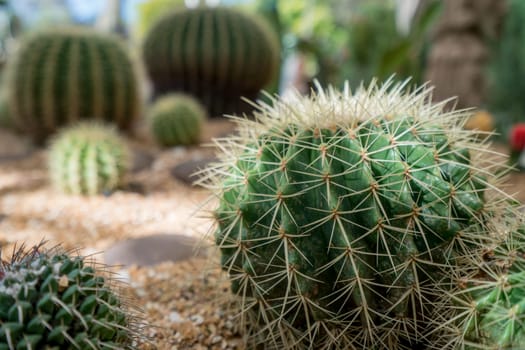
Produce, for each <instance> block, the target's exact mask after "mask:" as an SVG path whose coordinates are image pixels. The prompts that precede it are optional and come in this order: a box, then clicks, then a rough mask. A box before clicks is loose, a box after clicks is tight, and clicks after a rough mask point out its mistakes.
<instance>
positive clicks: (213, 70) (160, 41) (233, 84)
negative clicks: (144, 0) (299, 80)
mask: <svg viewBox="0 0 525 350" xmlns="http://www.w3.org/2000/svg"><path fill="white" fill-rule="evenodd" d="M278 48H279V44H278V42H277V39H276V35H275V34H274V33H272V31H271V28H270V27H269V26H268V25H267V24H266V23H264V22H263V21H262V20H261V19H259V18H258V17H254V16H251V15H248V14H245V13H242V12H240V11H238V10H234V9H231V8H224V7H218V8H197V9H191V10H190V9H188V10H181V11H176V12H173V13H170V14H168V15H166V16H164V17H163V18H161V19H160V20H159V21H158V22H157V23H156V24H155V25H154V26H153V27H152V29H151V30H150V31H149V33H148V35H147V37H146V39H145V42H144V45H143V56H144V62H145V64H146V69H147V71H148V73H149V76H150V78H151V81H152V83H153V87H154V90H155V94H156V95H157V96H159V95H162V94H165V93H168V92H173V91H182V92H186V93H188V94H191V95H193V96H196V97H197V98H199V99H200V101H201V102H202V103H203V104H204V105H205V106H206V108H207V109H208V112H209V114H210V116H212V117H214V116H220V115H222V114H225V113H241V112H244V111H245V110H247V109H249V107H250V106H249V105H248V104H246V103H245V102H244V101H242V100H241V97H247V98H255V97H257V94H258V93H259V90H260V89H261V88H263V87H264V86H265V85H266V84H267V83H269V82H270V80H271V79H272V78H273V77H274V75H275V72H276V70H277V67H278V61H279V57H278V56H279V54H278V51H279V49H278Z"/></svg>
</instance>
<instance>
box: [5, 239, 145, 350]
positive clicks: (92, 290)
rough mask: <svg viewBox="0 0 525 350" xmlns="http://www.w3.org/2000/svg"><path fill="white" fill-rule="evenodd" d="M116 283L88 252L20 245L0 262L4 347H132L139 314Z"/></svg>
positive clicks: (13, 349)
mask: <svg viewBox="0 0 525 350" xmlns="http://www.w3.org/2000/svg"><path fill="white" fill-rule="evenodd" d="M115 286H116V285H115V281H113V282H112V281H111V280H110V279H108V278H107V277H103V276H102V275H101V274H100V271H99V270H97V269H95V265H93V264H90V263H89V262H88V261H86V258H84V257H81V256H72V255H69V254H68V253H66V252H63V251H61V250H60V249H59V248H54V249H45V247H44V246H43V245H38V246H35V247H33V248H32V249H28V250H26V249H25V248H24V247H22V248H20V249H16V250H15V251H14V254H13V257H12V258H11V259H10V260H9V261H3V262H2V265H1V267H0V349H2V350H30V349H35V350H36V349H64V350H65V349H68V350H69V349H71V350H73V349H75V350H78V349H91V350H99V349H100V350H102V349H105V350H109V349H132V345H136V344H134V342H136V341H138V340H139V339H140V336H139V335H138V330H139V328H140V322H139V320H138V318H137V315H138V314H137V313H136V312H135V311H134V310H133V309H132V308H130V307H128V306H127V305H126V303H125V302H124V301H123V300H122V298H120V296H119V294H118V290H117V289H116V288H115Z"/></svg>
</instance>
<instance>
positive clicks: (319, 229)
mask: <svg viewBox="0 0 525 350" xmlns="http://www.w3.org/2000/svg"><path fill="white" fill-rule="evenodd" d="M405 86H406V83H404V84H392V83H386V84H385V85H383V86H377V85H375V84H372V85H370V86H369V87H367V88H365V87H362V88H360V89H358V90H357V91H356V92H355V93H354V94H352V93H351V92H350V90H349V89H348V86H346V88H345V90H344V91H343V92H337V91H335V90H328V91H322V90H320V89H319V91H317V92H316V93H313V95H312V96H311V97H304V96H300V95H299V94H297V95H296V97H295V99H287V100H279V99H277V100H276V101H274V105H273V107H272V106H269V105H265V104H260V105H259V110H258V111H257V112H256V113H255V116H256V120H255V121H250V120H241V121H240V124H239V130H238V131H239V134H240V136H239V137H235V138H232V139H225V140H222V141H219V145H220V149H221V150H224V153H223V154H222V159H223V161H222V162H220V163H218V164H216V165H215V166H214V167H211V168H210V169H209V174H208V175H209V176H208V177H207V178H206V179H205V180H203V184H204V185H208V187H210V188H211V189H212V190H213V191H214V193H215V195H216V196H217V197H218V198H219V201H220V203H219V206H218V208H217V210H216V211H215V212H214V216H215V218H216V222H217V229H216V231H215V237H214V238H215V243H216V245H217V246H218V247H219V248H220V251H221V266H222V268H223V269H224V270H226V271H227V272H228V274H229V278H230V280H231V288H232V292H233V295H234V296H233V299H234V301H235V302H237V304H238V305H239V310H241V312H240V319H239V323H238V325H239V327H241V329H242V331H243V332H245V334H246V335H247V338H248V339H249V342H250V345H251V346H257V345H262V344H264V345H265V346H266V348H272V349H282V348H288V349H303V348H316V349H317V348H319V349H321V348H322V349H331V348H340V349H390V350H392V349H414V348H417V347H418V346H422V345H423V344H427V345H428V344H432V342H433V339H432V338H431V337H432V335H433V333H435V328H437V327H439V322H438V321H437V318H436V317H435V316H433V313H434V312H435V309H436V308H438V307H439V308H440V311H443V310H447V308H446V307H447V306H448V307H452V308H453V306H450V304H446V305H439V303H435V301H438V300H440V298H441V296H442V294H447V293H448V290H447V289H446V288H445V289H444V287H443V286H446V285H447V284H450V283H451V282H450V281H454V282H457V281H456V280H455V279H454V277H455V276H456V275H457V274H460V273H461V271H463V270H465V269H467V270H468V269H472V266H471V265H467V266H462V264H461V263H459V262H458V261H459V260H458V259H459V258H458V259H456V258H455V257H456V256H462V255H464V254H466V253H465V252H469V251H470V250H469V249H470V248H469V246H470V245H471V244H472V241H473V236H475V234H476V232H474V233H473V235H472V236H468V235H467V236H463V233H464V232H468V231H469V230H470V228H471V227H472V226H473V225H477V226H478V227H482V228H484V227H485V221H486V220H490V217H491V216H493V213H494V212H497V211H498V210H499V208H501V207H505V208H506V207H508V204H507V202H506V201H508V199H507V198H506V197H505V196H502V195H498V191H495V192H496V193H492V191H491V189H492V188H493V187H492V186H494V185H493V184H494V183H495V182H497V180H498V178H497V177H496V175H493V174H494V173H495V171H494V169H493V168H492V167H491V166H490V163H487V164H488V165H489V166H487V164H485V165H484V166H483V167H482V166H481V165H480V161H482V160H484V161H486V160H487V159H488V158H490V153H491V151H490V150H489V149H488V146H487V145H486V144H484V143H483V142H482V141H479V140H478V139H477V138H476V136H475V132H467V131H464V130H462V129H461V125H462V123H463V122H464V121H465V119H466V118H467V117H468V113H466V112H461V111H456V112H443V108H444V103H440V104H437V105H432V104H430V102H429V98H428V97H429V94H430V91H431V89H427V88H425V87H422V88H419V89H417V90H415V91H412V92H405V91H404V88H405ZM493 166H495V167H499V166H502V167H504V166H505V164H499V163H495V164H494V165H493ZM486 191H490V192H491V194H490V195H487V196H490V198H491V201H490V202H486V200H485V195H486V194H485V192H486ZM499 197H502V198H503V199H501V200H498V199H497V198H499ZM479 240H480V241H486V242H485V243H484V244H487V242H489V243H490V242H491V240H490V237H489V236H487V237H483V238H480V239H479ZM478 247H479V246H475V247H474V248H472V249H473V250H475V249H477V248H478ZM440 321H441V320H440ZM447 336H448V337H449V338H451V339H449V341H454V340H456V339H458V337H459V336H458V335H457V334H455V333H453V332H452V333H448V334H447Z"/></svg>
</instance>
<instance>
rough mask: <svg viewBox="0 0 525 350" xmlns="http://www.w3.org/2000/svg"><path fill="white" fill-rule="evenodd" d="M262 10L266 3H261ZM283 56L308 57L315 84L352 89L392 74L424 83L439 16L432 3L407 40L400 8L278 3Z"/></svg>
mask: <svg viewBox="0 0 525 350" xmlns="http://www.w3.org/2000/svg"><path fill="white" fill-rule="evenodd" d="M257 3H258V4H259V6H258V7H257V8H263V7H264V6H265V5H266V4H267V1H266V0H259V1H257ZM275 3H276V5H275V8H276V11H277V12H278V14H279V16H278V18H279V28H280V29H281V33H282V36H283V40H282V41H283V44H284V51H285V52H286V53H287V54H289V53H291V52H293V51H294V50H297V51H299V52H301V53H302V54H304V55H306V56H307V57H308V58H309V60H310V62H312V63H313V66H314V67H315V68H314V70H313V71H312V72H307V73H308V74H311V78H312V79H313V78H315V79H316V80H319V81H320V82H321V83H323V84H334V85H337V86H340V85H341V84H342V83H343V81H344V80H346V79H349V81H350V84H351V85H352V86H357V85H359V83H360V82H361V81H363V80H364V81H369V80H371V79H372V78H373V77H379V78H380V79H383V78H387V77H388V76H390V75H391V74H392V73H396V74H397V75H398V76H399V77H401V78H404V77H412V78H413V79H414V81H415V82H421V78H422V74H423V69H424V67H423V63H424V61H425V54H426V50H425V48H426V41H427V40H426V39H427V36H428V32H429V28H430V26H431V25H432V23H434V20H435V19H436V17H437V15H438V14H439V11H440V6H441V5H440V2H439V1H429V2H428V4H426V5H425V6H423V7H422V9H421V10H420V11H419V12H418V14H417V15H416V17H415V18H414V19H413V20H412V23H411V26H410V31H409V32H408V33H407V34H406V35H403V34H401V33H399V32H398V29H397V26H396V3H395V2H394V1H390V0H387V1H385V0H379V1H377V0H367V1H341V0H329V1H315V0H313V1H302V0H286V1H278V0H276V1H275Z"/></svg>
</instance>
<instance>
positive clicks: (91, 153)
mask: <svg viewBox="0 0 525 350" xmlns="http://www.w3.org/2000/svg"><path fill="white" fill-rule="evenodd" d="M48 162H49V172H50V178H51V182H52V183H53V185H54V187H55V188H57V189H58V190H60V191H62V192H64V193H71V194H81V195H95V194H101V193H107V192H111V191H113V190H115V189H116V188H117V187H118V186H120V185H121V184H122V182H123V180H124V177H125V175H126V173H127V171H128V169H129V166H130V155H129V151H128V148H127V146H126V144H125V143H124V140H122V139H121V138H120V137H119V136H118V134H117V133H116V132H115V131H114V130H113V129H112V128H110V127H107V126H104V125H99V124H94V123H86V122H84V123H81V124H78V125H74V126H71V127H69V128H66V129H64V130H62V131H61V132H60V133H59V134H58V135H56V136H55V139H54V140H53V141H52V143H51V147H50V150H49V155H48Z"/></svg>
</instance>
